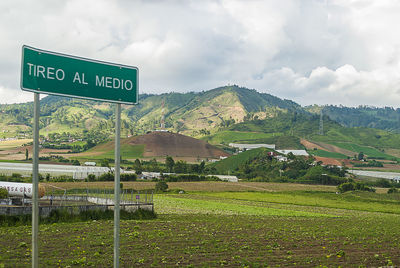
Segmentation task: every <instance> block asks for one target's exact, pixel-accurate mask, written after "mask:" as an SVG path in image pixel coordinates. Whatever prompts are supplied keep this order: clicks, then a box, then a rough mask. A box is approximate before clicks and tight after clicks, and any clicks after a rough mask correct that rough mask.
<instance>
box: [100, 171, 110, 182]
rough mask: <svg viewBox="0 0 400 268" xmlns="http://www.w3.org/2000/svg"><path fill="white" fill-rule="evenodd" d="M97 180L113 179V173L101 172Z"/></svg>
mask: <svg viewBox="0 0 400 268" xmlns="http://www.w3.org/2000/svg"><path fill="white" fill-rule="evenodd" d="M97 180H98V181H113V180H114V174H113V173H111V172H107V173H104V174H101V175H100V176H99V177H98V178H97Z"/></svg>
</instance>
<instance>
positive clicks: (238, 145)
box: [229, 143, 275, 150]
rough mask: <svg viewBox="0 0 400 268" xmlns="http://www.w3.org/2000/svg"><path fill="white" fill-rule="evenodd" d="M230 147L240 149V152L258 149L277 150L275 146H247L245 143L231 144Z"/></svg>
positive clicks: (261, 144)
mask: <svg viewBox="0 0 400 268" xmlns="http://www.w3.org/2000/svg"><path fill="white" fill-rule="evenodd" d="M229 146H231V147H234V148H238V149H239V150H251V149H257V148H268V149H273V150H275V144H263V143H260V144H245V143H229Z"/></svg>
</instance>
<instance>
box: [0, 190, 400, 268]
mask: <svg viewBox="0 0 400 268" xmlns="http://www.w3.org/2000/svg"><path fill="white" fill-rule="evenodd" d="M189 184H190V183H187V184H181V185H179V188H184V187H186V189H189V188H190V186H188V185H189ZM196 185H199V184H196ZM221 185H222V184H221ZM282 185H283V186H281V187H280V188H279V187H278V186H276V184H254V185H253V186H254V187H255V188H259V189H264V191H261V190H259V191H257V190H256V189H254V191H241V192H238V191H227V190H222V191H221V190H220V191H215V187H216V184H215V183H212V184H209V188H208V189H207V188H206V186H207V184H204V185H202V188H201V190H199V188H198V187H197V188H196V187H193V188H196V189H197V191H189V190H187V192H186V193H184V194H156V195H155V196H154V202H155V210H156V212H157V213H158V217H157V219H154V220H124V221H121V239H120V245H121V247H120V250H121V267H132V266H147V267H148V266H153V267H159V266H166V267H170V266H188V267H193V266H194V267H198V266H230V267H231V266H236V267H260V266H263V267H264V266H271V267H278V266H279V267H281V266H292V267H319V266H327V267H338V266H342V267H360V266H361V267H371V266H374V267H377V266H385V265H393V266H399V265H400V228H398V226H399V224H400V195H398V194H394V195H388V194H377V193H359V192H354V193H347V194H336V193H335V192H334V191H332V189H331V188H327V189H326V190H327V191H319V190H316V189H317V188H314V189H313V190H312V189H311V188H310V189H302V188H291V190H288V189H289V188H286V189H285V185H290V184H282ZM147 186H148V185H147ZM171 186H172V185H170V188H172V187H171ZM245 186H251V184H250V183H247V184H245ZM245 186H241V187H244V188H246V187H245ZM173 187H178V186H177V185H174V186H173ZM296 187H298V186H296ZM124 188H125V186H124ZM211 189H212V190H214V191H210V190H211ZM219 189H221V188H219ZM321 189H323V188H321ZM30 231H31V228H30V227H29V226H17V227H7V228H5V227H1V228H0V241H1V242H0V267H1V266H2V265H4V266H6V267H8V266H20V267H28V266H30V258H31V255H30V254H31V252H30V243H31V242H30V241H31V236H30ZM39 238H40V244H39V252H40V253H39V258H40V264H41V266H49V267H66V266H71V267H74V266H93V267H110V266H112V263H113V222H112V221H107V220H102V221H101V220H99V221H90V222H80V223H57V224H47V225H40V232H39Z"/></svg>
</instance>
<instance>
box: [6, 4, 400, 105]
mask: <svg viewBox="0 0 400 268" xmlns="http://www.w3.org/2000/svg"><path fill="white" fill-rule="evenodd" d="M399 14H400V1H397V0H392V1H390V0H379V1H375V0H371V1H350V0H337V1H328V0H326V1H319V0H307V1H300V0H298V1H289V0H288V1H281V0H277V1H256V0H247V1H245V0H243V1H235V0H227V1H207V0H204V1H183V0H180V1H178V0H176V1H157V0H154V1H152V0H150V1H144V0H143V1H135V0H133V1H128V0H125V1H117V0H115V1H113V0H92V1H90V0H88V1H86V0H65V1H51V0H40V1H39V0H35V1H33V0H32V1H29V0H28V1H22V0H2V1H0V36H1V42H0V103H15V102H25V101H31V100H32V99H33V94H32V93H27V92H22V91H21V90H20V89H19V83H20V81H19V80H20V78H19V76H20V62H21V46H22V45H23V44H26V45H30V46H33V47H37V48H41V49H45V50H51V51H56V52H61V53H66V54H72V55H77V56H82V57H87V58H94V59H99V60H105V61H111V62H117V63H122V64H127V65H134V66H137V67H138V68H139V70H140V92H142V93H145V92H146V93H163V92H171V91H175V92H188V91H201V90H208V89H212V88H215V87H219V86H223V85H228V84H237V85H240V86H244V87H248V88H254V89H256V90H258V91H260V92H267V93H270V94H273V95H275V96H278V97H281V98H287V99H291V100H294V101H296V102H298V103H300V104H302V105H309V104H337V105H339V104H343V105H346V106H357V105H360V104H363V105H364V104H365V105H374V106H393V107H400V34H399V30H398V29H399V26H400V16H399Z"/></svg>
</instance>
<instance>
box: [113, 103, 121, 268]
mask: <svg viewBox="0 0 400 268" xmlns="http://www.w3.org/2000/svg"><path fill="white" fill-rule="evenodd" d="M116 106H117V107H116V110H115V167H114V175H115V177H114V268H118V267H119V218H120V215H119V203H120V188H121V187H120V182H119V181H120V178H119V176H120V174H119V173H120V164H121V163H120V160H121V157H120V136H121V104H120V103H118V104H117V105H116Z"/></svg>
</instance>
